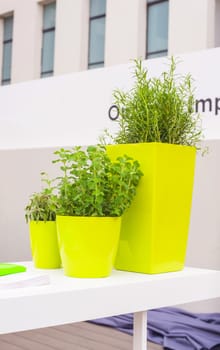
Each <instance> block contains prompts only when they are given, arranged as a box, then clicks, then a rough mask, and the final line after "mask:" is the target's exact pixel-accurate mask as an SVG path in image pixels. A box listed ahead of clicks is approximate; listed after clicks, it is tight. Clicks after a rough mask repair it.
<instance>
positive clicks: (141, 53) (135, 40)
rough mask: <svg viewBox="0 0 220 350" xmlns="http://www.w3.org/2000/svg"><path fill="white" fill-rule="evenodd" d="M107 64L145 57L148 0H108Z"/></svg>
mask: <svg viewBox="0 0 220 350" xmlns="http://www.w3.org/2000/svg"><path fill="white" fill-rule="evenodd" d="M106 12H107V15H106V37H105V39H106V47H105V65H106V66H111V65H114V64H120V63H127V62H129V60H131V59H134V58H137V57H142V58H145V50H146V45H145V43H146V0H130V1H127V2H126V4H125V0H108V1H107V11H106Z"/></svg>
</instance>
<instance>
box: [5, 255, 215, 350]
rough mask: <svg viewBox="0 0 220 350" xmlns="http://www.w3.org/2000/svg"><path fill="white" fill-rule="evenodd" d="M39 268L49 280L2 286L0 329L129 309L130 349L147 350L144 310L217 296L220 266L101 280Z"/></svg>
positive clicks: (38, 325) (116, 273)
mask: <svg viewBox="0 0 220 350" xmlns="http://www.w3.org/2000/svg"><path fill="white" fill-rule="evenodd" d="M25 264H26V266H27V268H28V270H29V271H33V273H34V271H36V270H35V269H34V268H33V266H32V263H30V262H28V263H25ZM38 271H41V272H42V271H43V272H44V273H46V274H49V276H50V284H48V285H45V286H40V287H39V286H38V287H36V286H35V287H33V286H31V287H30V286H29V287H26V288H17V289H9V290H2V291H0V310H1V312H0V334H4V333H11V332H18V331H23V330H30V329H36V328H42V327H49V326H55V325H61V324H65V323H72V322H80V321H86V320H91V319H95V318H100V317H107V316H113V315H119V314H125V313H129V312H133V313H134V337H133V344H134V345H133V349H134V350H146V321H147V313H146V311H147V310H149V309H153V308H158V307H164V306H174V305H177V304H183V303H188V302H193V301H199V300H204V299H211V298H216V297H220V271H214V270H203V269H195V268H185V269H184V270H183V271H180V272H171V273H166V274H157V275H145V274H137V273H130V272H122V271H113V272H112V275H111V276H110V277H108V278H100V279H78V278H69V277H65V276H63V271H62V270H61V269H58V270H38Z"/></svg>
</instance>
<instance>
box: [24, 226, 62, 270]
mask: <svg viewBox="0 0 220 350" xmlns="http://www.w3.org/2000/svg"><path fill="white" fill-rule="evenodd" d="M29 228H30V241H31V251H32V257H33V261H34V266H35V267H37V268H40V269H57V268H60V267H61V259H60V253H59V248H58V241H57V231H56V222H55V221H46V222H44V221H30V224H29Z"/></svg>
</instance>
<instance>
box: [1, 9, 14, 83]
mask: <svg viewBox="0 0 220 350" xmlns="http://www.w3.org/2000/svg"><path fill="white" fill-rule="evenodd" d="M8 18H12V31H11V32H12V34H11V38H10V39H5V38H4V36H5V20H7V19H8ZM2 20H3V40H2V71H1V85H9V84H10V83H11V67H12V45H13V28H14V14H13V13H11V14H9V15H7V16H3V17H2ZM6 44H11V57H10V77H9V78H8V79H3V72H4V52H5V45H6Z"/></svg>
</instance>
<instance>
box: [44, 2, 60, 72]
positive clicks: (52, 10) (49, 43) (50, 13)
mask: <svg viewBox="0 0 220 350" xmlns="http://www.w3.org/2000/svg"><path fill="white" fill-rule="evenodd" d="M55 21H56V3H55V2H53V3H50V4H48V5H44V7H43V38H42V56H41V77H49V76H51V75H53V69H54V43H55Z"/></svg>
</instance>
